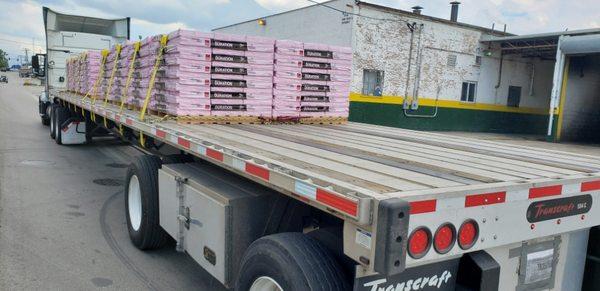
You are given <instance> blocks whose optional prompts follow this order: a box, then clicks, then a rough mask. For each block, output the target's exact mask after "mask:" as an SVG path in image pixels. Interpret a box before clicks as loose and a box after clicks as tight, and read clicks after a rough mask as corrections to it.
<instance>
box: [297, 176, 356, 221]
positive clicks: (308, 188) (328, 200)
mask: <svg viewBox="0 0 600 291" xmlns="http://www.w3.org/2000/svg"><path fill="white" fill-rule="evenodd" d="M294 188H295V191H294V193H295V194H298V195H299V196H301V197H304V198H308V199H309V200H314V201H318V202H321V203H323V204H325V205H327V206H329V207H331V208H333V209H335V210H339V211H341V212H343V213H346V214H350V215H352V216H357V215H358V201H355V200H352V199H348V198H346V197H342V196H340V195H337V194H334V193H331V192H329V191H327V190H324V189H321V188H317V187H315V186H312V185H308V184H306V183H303V182H300V181H296V183H295V187H294Z"/></svg>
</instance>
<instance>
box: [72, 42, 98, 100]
mask: <svg viewBox="0 0 600 291" xmlns="http://www.w3.org/2000/svg"><path fill="white" fill-rule="evenodd" d="M101 61H102V53H101V52H98V51H88V52H85V53H84V54H83V55H82V56H81V58H78V62H79V64H78V67H79V71H78V73H77V75H75V76H74V77H75V78H76V79H77V81H76V82H77V84H76V89H77V91H78V92H79V93H80V94H87V93H88V92H90V90H91V89H92V88H93V87H94V84H95V83H96V80H98V73H99V72H100V63H101Z"/></svg>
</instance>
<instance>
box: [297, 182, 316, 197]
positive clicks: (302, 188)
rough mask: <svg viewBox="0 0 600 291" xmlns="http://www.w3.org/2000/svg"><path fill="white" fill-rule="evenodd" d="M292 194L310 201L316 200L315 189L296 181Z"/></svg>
mask: <svg viewBox="0 0 600 291" xmlns="http://www.w3.org/2000/svg"><path fill="white" fill-rule="evenodd" d="M294 190H295V191H294V192H296V194H299V195H301V196H304V197H307V198H309V199H312V200H317V187H314V186H311V185H308V184H306V183H302V182H300V181H296V183H295V185H294Z"/></svg>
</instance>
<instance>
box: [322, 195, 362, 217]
mask: <svg viewBox="0 0 600 291" xmlns="http://www.w3.org/2000/svg"><path fill="white" fill-rule="evenodd" d="M317 201H319V202H321V203H323V204H325V205H328V206H331V208H333V209H336V210H340V211H342V212H344V213H347V214H350V215H352V216H356V215H357V214H358V203H357V202H356V201H352V200H349V199H346V198H343V197H341V196H338V195H335V194H333V193H330V192H327V191H325V190H323V189H317Z"/></svg>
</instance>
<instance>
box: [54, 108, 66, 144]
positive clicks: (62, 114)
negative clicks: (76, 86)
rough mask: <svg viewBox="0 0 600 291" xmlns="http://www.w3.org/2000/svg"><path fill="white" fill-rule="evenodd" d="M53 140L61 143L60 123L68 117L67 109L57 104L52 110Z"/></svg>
mask: <svg viewBox="0 0 600 291" xmlns="http://www.w3.org/2000/svg"><path fill="white" fill-rule="evenodd" d="M54 115H55V117H54V121H55V124H54V132H55V133H54V141H56V144H62V127H61V126H62V124H63V123H64V122H65V121H67V119H69V109H67V108H64V107H61V106H57V108H56V109H55V111H54Z"/></svg>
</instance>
